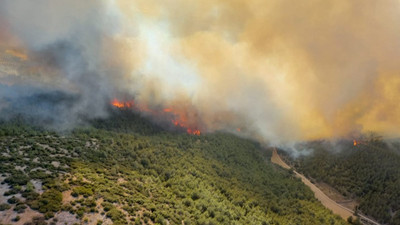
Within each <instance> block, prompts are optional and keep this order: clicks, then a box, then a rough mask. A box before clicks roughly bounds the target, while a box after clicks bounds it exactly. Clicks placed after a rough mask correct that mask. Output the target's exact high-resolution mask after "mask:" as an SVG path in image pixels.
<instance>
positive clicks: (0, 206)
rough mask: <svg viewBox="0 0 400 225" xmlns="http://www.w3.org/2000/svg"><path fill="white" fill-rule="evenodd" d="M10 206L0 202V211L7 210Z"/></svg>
mask: <svg viewBox="0 0 400 225" xmlns="http://www.w3.org/2000/svg"><path fill="white" fill-rule="evenodd" d="M10 208H11V206H10V205H9V204H7V203H3V204H0V211H5V210H9V209H10Z"/></svg>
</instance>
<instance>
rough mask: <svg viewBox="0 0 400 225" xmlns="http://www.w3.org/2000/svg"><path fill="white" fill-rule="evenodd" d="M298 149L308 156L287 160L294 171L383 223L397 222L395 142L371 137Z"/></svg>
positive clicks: (399, 196)
mask: <svg viewBox="0 0 400 225" xmlns="http://www.w3.org/2000/svg"><path fill="white" fill-rule="evenodd" d="M298 147H300V148H308V149H313V153H312V154H311V155H309V156H303V157H299V158H296V159H291V160H290V161H291V163H292V164H293V165H294V166H295V168H296V169H297V170H299V171H300V172H301V173H303V174H305V175H306V176H308V177H310V178H312V179H314V180H316V181H317V182H318V181H322V182H325V183H327V184H329V185H331V186H332V187H334V188H335V189H337V190H338V191H339V192H341V193H342V194H343V195H344V196H348V197H351V198H353V199H356V200H358V202H359V203H360V205H359V206H358V210H359V211H361V212H362V213H364V214H366V215H369V216H371V217H373V218H375V219H377V220H378V221H379V222H382V223H385V224H393V225H398V224H400V155H399V152H400V151H399V144H398V143H396V142H392V143H390V144H389V143H388V142H385V141H383V140H381V139H380V138H376V137H374V136H371V137H368V138H363V139H361V140H357V144H356V145H354V142H353V140H347V141H346V140H342V141H339V142H336V143H330V142H325V141H316V142H311V143H305V144H303V145H302V146H298Z"/></svg>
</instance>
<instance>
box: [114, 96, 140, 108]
mask: <svg viewBox="0 0 400 225" xmlns="http://www.w3.org/2000/svg"><path fill="white" fill-rule="evenodd" d="M134 104H135V103H134V102H133V101H128V102H122V101H119V100H118V99H116V98H114V100H112V102H111V105H113V106H115V107H117V108H120V109H121V108H132V107H133V105H134Z"/></svg>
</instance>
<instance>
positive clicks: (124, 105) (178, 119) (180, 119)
mask: <svg viewBox="0 0 400 225" xmlns="http://www.w3.org/2000/svg"><path fill="white" fill-rule="evenodd" d="M111 105H112V106H114V107H116V108H119V109H134V110H136V111H141V112H148V113H151V114H152V115H173V117H174V119H172V120H171V122H172V124H173V125H174V126H176V127H180V128H184V129H186V132H187V133H188V134H192V135H200V134H201V131H200V130H199V129H197V128H195V127H192V126H190V125H188V122H187V118H186V116H184V115H183V114H181V113H179V112H177V111H175V110H173V109H172V108H164V109H163V110H162V111H154V110H152V109H150V108H148V107H147V106H146V105H139V104H135V102H134V101H120V100H118V99H116V98H115V99H113V100H112V101H111Z"/></svg>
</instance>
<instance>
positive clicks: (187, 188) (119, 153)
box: [0, 111, 346, 224]
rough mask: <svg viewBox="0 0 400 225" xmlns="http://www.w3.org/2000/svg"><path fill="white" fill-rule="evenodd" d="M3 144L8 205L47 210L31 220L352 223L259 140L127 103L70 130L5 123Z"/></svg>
mask: <svg viewBox="0 0 400 225" xmlns="http://www.w3.org/2000/svg"><path fill="white" fill-rule="evenodd" d="M132 121H133V122H132ZM93 127H94V128H93ZM0 150H1V154H0V161H1V162H2V163H0V172H1V174H2V175H3V178H4V181H3V185H6V186H7V187H9V190H8V191H7V192H6V193H4V196H5V197H6V198H7V202H5V203H3V204H0V210H1V211H0V215H1V213H5V212H11V211H14V212H17V213H18V215H21V216H16V217H15V220H14V221H16V220H19V219H20V218H22V216H23V215H24V214H23V213H24V212H25V211H26V210H27V209H28V208H30V209H33V210H35V211H37V212H40V213H41V215H42V216H39V217H35V218H33V219H32V221H31V222H30V223H28V224H46V223H49V224H55V223H56V222H57V221H59V222H60V221H62V220H63V219H65V218H66V217H68V215H72V216H73V219H75V222H76V223H82V222H83V223H85V222H89V221H93V220H95V221H98V224H102V223H103V222H104V223H110V222H111V221H112V223H114V224H128V223H129V224H345V223H346V222H345V221H343V220H341V219H340V218H339V217H338V216H334V215H332V214H331V212H329V211H328V210H327V209H325V208H323V206H322V205H321V204H320V203H319V202H318V201H317V200H316V199H315V198H314V196H313V193H312V192H311V190H309V189H308V188H307V187H306V186H305V185H303V184H302V183H301V181H299V180H298V179H297V178H295V177H294V176H293V175H292V174H291V173H290V172H289V171H286V170H283V169H280V168H278V167H275V166H274V165H271V164H270V163H269V162H268V161H269V160H268V159H269V155H268V154H269V153H268V152H266V151H263V150H262V148H261V147H260V146H259V145H258V144H257V143H254V142H251V141H248V140H244V139H240V138H237V137H234V136H232V135H228V134H222V133H217V134H209V135H202V136H192V135H188V134H183V133H172V132H166V131H163V130H162V129H160V128H159V127H157V126H153V125H152V124H151V123H149V122H148V121H146V120H144V119H143V118H140V117H138V116H137V115H134V114H132V113H127V112H124V111H122V112H120V114H119V115H116V116H115V117H114V118H112V119H109V120H98V121H95V122H94V125H93V126H92V128H88V127H86V128H80V129H76V130H74V131H73V132H72V133H69V134H66V135H59V134H57V133H53V132H49V131H46V130H42V129H37V128H32V127H29V126H27V125H24V124H21V123H15V122H14V123H9V122H8V123H3V124H1V125H0ZM38 183H39V184H41V185H42V187H39V186H38V185H37V184H38ZM41 189H43V190H41ZM0 218H1V217H0ZM107 221H108V222H107Z"/></svg>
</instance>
